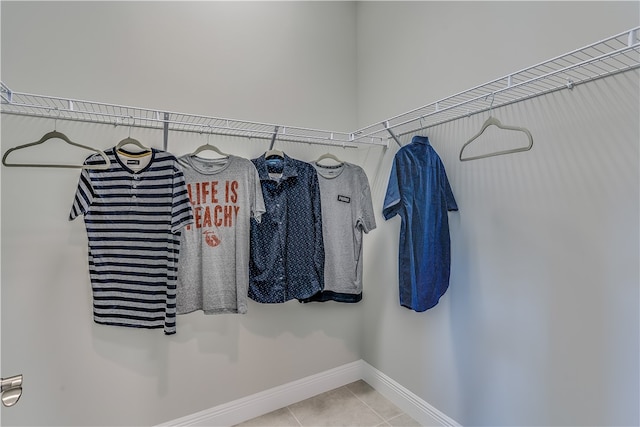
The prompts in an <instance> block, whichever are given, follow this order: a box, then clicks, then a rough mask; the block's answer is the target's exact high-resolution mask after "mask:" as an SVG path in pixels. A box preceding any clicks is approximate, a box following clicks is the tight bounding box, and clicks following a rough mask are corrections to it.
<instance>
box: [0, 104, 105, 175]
mask: <svg viewBox="0 0 640 427" xmlns="http://www.w3.org/2000/svg"><path fill="white" fill-rule="evenodd" d="M59 114H60V112H58V115H59ZM57 127H58V118H57V117H56V118H55V122H54V125H53V131H51V132H47V133H45V134H44V135H43V136H42V138H40V139H39V140H38V141H35V142H30V143H28V144H23V145H18V146H17V147H13V148H10V149H8V150H7V151H6V153H4V156H2V164H3V165H4V166H7V167H23V168H24V167H29V168H72V169H94V170H105V169H108V168H109V166H110V165H111V162H110V161H109V157H107V155H106V154H105V153H104V151H102V150H98V149H97V148H93V147H89V146H87V145H82V144H78V143H77V142H73V141H71V140H70V139H69V137H67V135H65V134H64V133H62V132H58V130H57ZM50 139H61V140H63V141H64V142H66V143H67V144H69V145H73V146H74V147H79V148H83V149H85V150H89V151H93V152H94V153H98V154H99V155H100V157H102V158H103V159H104V164H98V165H57V164H48V163H9V162H8V161H7V158H8V157H9V154H10V153H12V152H14V151H17V150H21V149H23V148H27V147H31V146H34V145H39V144H42V143H43V142H45V141H48V140H50Z"/></svg>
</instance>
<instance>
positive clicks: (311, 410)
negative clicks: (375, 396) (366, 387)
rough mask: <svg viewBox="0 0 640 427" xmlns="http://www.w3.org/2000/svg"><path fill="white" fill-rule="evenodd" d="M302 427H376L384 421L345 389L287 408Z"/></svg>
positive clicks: (320, 395) (329, 392)
mask: <svg viewBox="0 0 640 427" xmlns="http://www.w3.org/2000/svg"><path fill="white" fill-rule="evenodd" d="M289 409H290V410H291V412H293V414H294V415H295V417H296V418H297V419H298V421H300V423H301V424H302V425H303V426H314V427H316V426H318V427H319V426H349V427H356V426H361V427H364V426H371V427H374V426H377V425H379V424H380V423H383V422H384V420H383V419H382V418H380V417H379V416H378V415H377V414H376V413H374V412H373V411H372V410H371V409H370V408H368V407H367V405H365V404H364V403H362V402H361V401H360V400H359V399H358V398H357V397H356V396H355V395H354V394H353V393H352V392H351V391H349V390H348V389H347V388H346V387H340V388H337V389H335V390H331V391H328V392H326V393H322V394H319V395H318V396H315V397H312V398H310V399H307V400H303V401H302V402H298V403H295V404H293V405H290V406H289Z"/></svg>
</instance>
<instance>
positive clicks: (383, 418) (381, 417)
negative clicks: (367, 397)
mask: <svg viewBox="0 0 640 427" xmlns="http://www.w3.org/2000/svg"><path fill="white" fill-rule="evenodd" d="M363 381H364V380H363ZM344 387H345V388H346V389H347V390H349V387H347V386H346V385H345V386H344ZM349 391H350V392H351V394H353V395H354V396H355V397H356V399H358V400H359V401H360V402H362V403H364V406H366V407H367V408H369V409H371V411H373V413H374V414H376V415H377V416H379V417H380V419H381V420H382V421H383V422H384V423H386V422H387V420H386V419H385V417H383V416H382V415H380V414H379V413H378V412H377V411H376V410H375V409H373V408H372V407H371V406H369V405H368V404H367V402H365V401H364V400H362V399H360V397H358V395H357V394H355V393H354V392H352V391H351V390H349ZM374 391H375V389H374ZM376 393H377V391H376ZM383 397H384V396H383ZM385 399H386V397H385ZM400 415H402V414H400ZM384 423H383V424H384ZM378 425H379V424H378Z"/></svg>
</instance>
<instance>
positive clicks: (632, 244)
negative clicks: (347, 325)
mask: <svg viewBox="0 0 640 427" xmlns="http://www.w3.org/2000/svg"><path fill="white" fill-rule="evenodd" d="M638 6H639V4H638V3H637V2H626V3H613V2H588V3H578V2H566V3H562V2H533V3H525V2H495V3H485V2H469V3H465V2H407V3H398V2H371V3H369V2H365V3H359V4H358V23H359V25H358V58H359V61H358V69H359V76H360V77H361V78H360V79H359V80H358V82H359V86H358V100H359V102H358V119H359V124H360V125H366V124H369V123H373V122H375V121H378V120H382V119H384V118H385V117H390V116H393V115H395V114H398V113H400V112H403V111H407V110H409V109H411V108H415V107H419V106H421V105H424V104H427V103H429V102H431V101H436V100H437V99H439V98H442V97H445V96H447V95H450V94H453V93H456V92H459V91H461V90H464V89H467V88H470V87H473V86H475V85H478V84H482V83H484V82H487V81H489V80H492V79H494V78H497V77H500V76H503V75H506V74H507V73H508V72H511V71H517V70H519V69H521V68H524V67H526V66H528V65H533V64H535V63H538V62H541V61H543V60H545V59H548V58H551V57H554V56H557V55H560V54H562V53H564V52H567V51H570V50H573V49H575V48H578V47H581V46H584V45H586V44H588V43H591V42H595V41H598V40H600V39H602V38H604V37H606V36H609V35H612V34H616V33H618V32H622V31H624V30H626V29H629V28H631V27H633V26H636V25H638V23H639V19H640V18H639V7H638ZM365 70H366V71H365ZM638 80H639V75H638V72H637V71H635V72H631V73H625V74H623V75H620V76H617V77H614V78H610V79H605V80H601V81H598V82H594V83H591V84H585V85H581V86H578V87H576V88H575V89H574V90H573V91H569V90H567V91H563V92H558V93H554V94H552V95H549V96H544V97H539V98H536V99H533V100H530V101H525V102H521V103H518V104H514V105H512V106H510V107H508V108H502V109H498V110H495V111H494V115H496V116H497V117H498V118H499V119H500V120H501V121H502V122H503V123H508V124H514V125H521V126H526V127H527V128H528V129H530V131H531V132H532V133H533V135H534V139H535V142H534V147H533V149H532V150H531V151H529V152H525V153H518V154H513V155H508V156H499V157H493V158H489V159H483V160H477V161H472V162H464V163H461V162H459V161H458V153H459V150H460V148H461V146H462V145H463V144H464V142H466V141H467V140H468V139H469V138H470V137H471V136H472V135H474V134H475V133H476V132H477V131H478V130H479V129H480V126H481V125H482V123H483V121H484V120H485V118H486V117H487V115H486V114H479V115H476V116H472V117H471V118H469V119H463V120H458V121H455V122H451V123H449V124H446V125H443V126H439V127H436V128H432V129H428V130H427V131H426V132H425V134H426V135H428V136H429V137H430V139H431V142H432V145H433V146H434V147H435V149H436V151H438V153H439V154H440V156H441V158H442V160H443V162H444V164H445V167H446V169H447V173H448V176H449V180H450V183H451V185H452V188H453V192H454V194H455V197H456V199H457V202H458V206H459V207H460V211H459V212H456V213H450V214H449V218H450V222H451V240H452V250H453V258H452V274H451V280H450V288H449V290H448V292H447V293H446V294H445V295H444V297H443V298H442V299H441V302H440V304H439V305H438V306H436V307H435V308H433V309H431V310H429V311H427V312H425V313H414V312H411V311H409V310H407V309H405V308H402V307H400V306H399V304H398V302H397V301H398V291H397V286H398V284H397V268H398V265H397V260H396V259H397V251H398V233H399V228H400V220H399V218H397V217H396V218H394V219H393V220H391V221H388V222H385V223H381V224H380V225H381V226H380V227H379V229H378V230H377V231H376V233H375V234H373V235H372V236H371V238H370V239H369V240H368V241H367V245H369V248H371V247H374V248H375V250H371V251H370V252H369V254H368V255H369V257H368V258H367V274H366V275H365V280H366V286H367V292H368V300H367V305H366V311H365V320H364V341H363V342H364V348H363V354H364V359H365V360H366V361H367V362H368V363H370V364H372V365H373V366H375V367H376V368H377V369H379V370H381V371H382V372H384V373H385V374H387V375H389V376H391V377H392V378H393V379H395V380H396V381H398V382H399V383H401V384H403V385H404V386H405V387H407V388H409V389H410V390H411V391H413V392H414V393H416V394H418V395H419V396H420V397H422V398H423V399H424V400H426V401H427V402H429V403H431V404H432V405H434V406H435V407H436V408H438V409H439V410H441V411H443V412H444V413H446V414H447V415H449V416H450V417H452V418H454V419H455V420H457V421H458V422H459V423H461V424H463V425H638V423H639V417H638V401H639V400H640V395H639V391H638V384H639V381H638V379H639V370H638V360H639V359H640V355H639V351H638V336H639V326H638V325H639V310H638V305H639V293H638V284H639V275H638V259H639V251H638V238H639V230H638V218H639V214H640V212H639V208H638V204H639V201H638V199H639V197H638V195H639V174H638V164H639V158H638V154H639V150H638V143H639V141H640V129H639V117H640V108H639V87H638ZM494 131H495V128H493V130H492V129H490V130H488V131H487V132H490V133H487V135H486V136H485V137H483V139H482V140H479V141H483V142H481V143H480V144H483V145H484V146H485V150H488V151H491V141H492V139H497V138H501V137H502V136H501V135H500V134H497V133H495V132H494ZM409 141H410V136H407V137H406V138H405V139H404V141H403V142H404V143H407V142H409ZM520 144H521V142H520ZM395 149H396V147H394V151H395ZM392 156H393V152H392V153H390V154H389V155H388V157H387V158H385V162H384V164H383V166H382V167H381V172H380V174H379V176H378V182H377V183H376V185H375V186H374V187H375V196H374V203H375V205H376V206H378V209H377V210H378V211H379V210H380V206H381V205H382V200H383V196H384V191H385V189H386V179H387V177H388V174H389V169H390V163H391V158H392ZM381 222H382V220H381ZM389 260H391V261H389Z"/></svg>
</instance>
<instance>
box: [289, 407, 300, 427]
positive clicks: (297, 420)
mask: <svg viewBox="0 0 640 427" xmlns="http://www.w3.org/2000/svg"><path fill="white" fill-rule="evenodd" d="M286 408H287V410H288V411H289V412H290V413H291V415H293V418H294V419H295V420H296V422H297V423H298V425H299V426H300V427H302V423H301V422H300V420H299V419H298V417H296V414H294V413H293V411H292V410H291V408H289V407H288V406H287V407H286Z"/></svg>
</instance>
